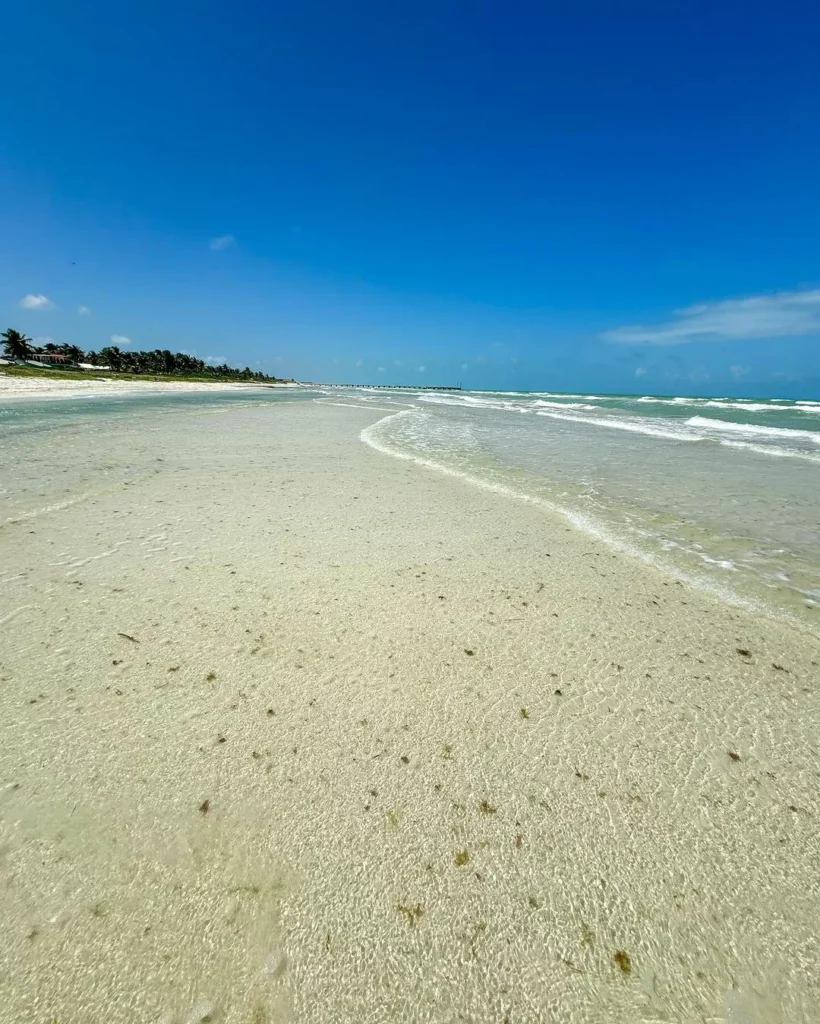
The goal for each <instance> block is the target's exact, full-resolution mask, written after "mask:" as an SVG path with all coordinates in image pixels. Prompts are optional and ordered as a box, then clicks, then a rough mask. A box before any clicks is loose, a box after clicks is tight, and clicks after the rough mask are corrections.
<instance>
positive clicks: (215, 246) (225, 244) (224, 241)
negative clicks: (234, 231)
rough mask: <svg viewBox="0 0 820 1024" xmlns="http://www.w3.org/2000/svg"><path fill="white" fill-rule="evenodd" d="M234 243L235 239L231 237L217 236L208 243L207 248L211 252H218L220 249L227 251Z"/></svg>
mask: <svg viewBox="0 0 820 1024" xmlns="http://www.w3.org/2000/svg"><path fill="white" fill-rule="evenodd" d="M235 241H236V239H235V238H234V236H233V235H218V236H217V237H216V238H212V239H211V240H210V242H208V248H209V249H211V250H213V252H219V250H220V249H227V248H229V247H230V246H232V245H233V244H234V242H235Z"/></svg>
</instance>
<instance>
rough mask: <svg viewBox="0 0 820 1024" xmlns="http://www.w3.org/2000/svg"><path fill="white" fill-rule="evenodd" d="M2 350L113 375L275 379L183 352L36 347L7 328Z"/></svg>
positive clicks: (8, 354) (14, 356) (12, 355)
mask: <svg viewBox="0 0 820 1024" xmlns="http://www.w3.org/2000/svg"><path fill="white" fill-rule="evenodd" d="M0 338H2V341H3V350H4V353H5V355H6V357H7V358H9V359H23V360H25V359H35V360H36V358H37V356H38V355H43V354H46V353H47V354H49V355H52V354H53V355H63V356H65V357H66V359H68V361H69V362H70V363H74V364H75V365H76V364H77V363H87V364H89V365H91V366H99V367H108V368H109V369H111V370H114V371H116V372H117V373H135V374H140V373H147V374H169V375H174V374H179V375H184V376H202V377H235V378H237V379H238V380H276V379H277V378H276V377H269V376H268V375H267V374H265V373H261V372H259V371H254V370H251V368H250V367H249V366H246V367H245V368H244V369H242V370H239V369H237V368H236V367H234V366H228V364H227V363H222V364H221V365H220V366H214V365H212V364H211V363H206V362H205V361H204V360H202V359H197V358H196V356H192V355H189V354H188V353H187V352H171V351H170V350H169V349H167V348H164V349H159V348H157V349H154V350H153V351H152V352H131V351H124V350H123V349H120V348H119V347H118V346H116V345H106V346H105V347H104V348H101V349H100V350H99V352H91V351H89V352H85V351H83V349H81V348H80V347H79V346H78V345H55V344H54V343H53V342H49V343H47V344H46V345H43V346H42V348H36V347H35V346H34V344H33V342H32V340H31V338H27V337H26V336H25V334H21V332H20V331H15V330H13V329H12V328H9V329H8V330H7V331H4V332H3V333H2V334H0Z"/></svg>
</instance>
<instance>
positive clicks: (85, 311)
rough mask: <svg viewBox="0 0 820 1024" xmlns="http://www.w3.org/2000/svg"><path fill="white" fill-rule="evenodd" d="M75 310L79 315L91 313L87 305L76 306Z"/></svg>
mask: <svg viewBox="0 0 820 1024" xmlns="http://www.w3.org/2000/svg"><path fill="white" fill-rule="evenodd" d="M77 312H78V313H79V314H80V316H88V315H89V314H90V313H91V310H90V309H89V308H88V306H77Z"/></svg>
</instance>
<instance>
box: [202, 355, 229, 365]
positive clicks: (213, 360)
mask: <svg viewBox="0 0 820 1024" xmlns="http://www.w3.org/2000/svg"><path fill="white" fill-rule="evenodd" d="M205 362H206V363H210V364H211V366H221V365H222V364H223V363H224V362H225V357H224V356H205Z"/></svg>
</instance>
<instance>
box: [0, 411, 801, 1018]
mask: <svg viewBox="0 0 820 1024" xmlns="http://www.w3.org/2000/svg"><path fill="white" fill-rule="evenodd" d="M378 415H380V414H378V413H372V412H364V411H356V410H353V409H351V408H340V407H335V406H330V405H318V404H315V403H311V402H305V403H287V404H286V403H282V404H281V405H276V404H267V405H265V406H255V407H251V408H248V407H242V408H233V409H230V410H224V409H223V410H219V411H211V412H207V413H203V412H201V411H198V412H186V413H174V414H166V415H164V416H163V417H161V419H157V420H156V421H150V420H149V418H148V417H145V419H144V421H143V420H137V421H134V420H129V421H128V422H127V423H126V422H122V423H119V424H112V426H111V430H110V432H109V433H107V434H106V435H104V436H101V435H99V434H97V435H96V440H95V442H94V443H93V444H89V443H88V438H87V437H86V436H85V435H84V434H83V432H82V431H80V430H78V431H77V432H74V433H72V432H71V431H66V432H64V433H62V434H56V433H52V434H51V435H50V436H49V441H48V444H47V445H43V444H42V443H41V442H39V441H37V440H32V441H31V450H30V452H29V453H28V457H27V458H26V459H23V456H22V455H21V453H20V451H19V450H18V454H17V455H16V456H15V458H16V459H18V460H19V464H20V465H21V466H22V463H23V461H25V465H26V472H25V473H24V474H23V475H22V478H23V479H24V480H25V481H27V483H26V488H27V489H26V490H25V493H24V495H23V497H21V496H20V494H19V493H18V494H15V493H12V492H14V488H15V486H17V485H16V483H15V482H14V481H15V480H16V479H17V478H16V477H14V475H13V472H12V473H11V474H9V470H13V469H14V467H9V466H3V467H2V470H3V473H4V481H5V480H11V481H12V483H11V484H10V485H9V492H10V493H8V494H6V495H4V496H2V497H0V504H2V502H3V501H5V509H6V513H7V514H6V515H0V521H2V520H3V519H9V518H10V519H11V520H12V521H11V522H8V523H6V525H5V526H3V527H2V528H0V550H2V555H3V559H2V565H3V571H2V575H1V576H0V584H1V586H0V645H2V646H1V647H0V652H1V653H0V714H1V715H2V722H3V743H2V745H0V816H1V817H2V824H1V825H0V873H2V881H3V885H2V889H1V890H0V920H2V943H0V984H2V1001H0V1019H2V1020H3V1021H10V1022H11V1021H14V1022H29V1021H31V1022H50V1021H52V1020H57V1021H59V1024H74V1022H76V1024H86V1022H97V1021H106V1022H107V1024H114V1022H120V1021H121V1022H126V1021H128V1022H131V1021H166V1022H170V1021H174V1022H179V1024H182V1022H186V1021H200V1020H206V1019H207V1020H212V1021H219V1022H231V1024H233V1022H236V1024H240V1022H242V1024H251V1022H253V1024H262V1022H274V1021H275V1022H279V1021H294V1022H297V1021H298V1022H300V1024H301V1022H316V1024H319V1022H321V1024H330V1022H333V1024H336V1022H339V1024H343V1022H357V1024H363V1022H373V1024H375V1022H395V1021H401V1022H411V1021H425V1022H426V1021H431V1022H432V1021H435V1022H442V1024H443V1022H456V1021H469V1022H476V1024H478V1022H482V1024H483V1022H495V1024H502V1022H505V1021H506V1022H508V1024H524V1022H528V1024H531V1022H541V1021H544V1022H547V1021H551V1022H600V1024H604V1022H607V1024H611V1022H622V1024H636V1022H639V1021H640V1022H645V1021H653V1022H654V1021H658V1022H660V1021H665V1022H671V1021H676V1022H684V1021H686V1022H705V1021H708V1022H713V1021H731V1022H733V1024H739V1022H744V1024H745V1022H755V1024H760V1022H766V1024H768V1022H782V1024H786V1022H788V1024H800V1022H810V1021H816V1020H817V1019H818V1009H817V1008H818V1006H819V1005H820V971H819V970H818V968H820V940H818V931H817V921H818V920H820V904H819V901H818V895H820V876H819V874H818V871H819V869H818V865H819V864H820V857H819V856H818V852H819V851H818V830H817V823H818V815H819V814H820V803H819V802H818V762H817V737H818V735H820V733H818V718H819V717H820V716H818V709H819V708H820V649H818V645H817V642H816V641H814V640H812V639H811V638H809V637H806V636H803V635H801V634H798V633H796V632H793V631H791V630H790V629H789V628H787V627H785V626H783V625H781V624H778V623H773V622H768V621H764V620H762V619H756V618H753V617H752V616H750V615H748V614H746V613H743V612H739V611H737V610H734V609H729V608H726V607H723V606H721V605H720V604H718V603H716V602H715V601H714V600H713V599H711V598H710V597H708V596H707V595H704V594H700V593H698V592H696V591H693V590H691V589H689V588H686V587H682V586H679V585H676V584H675V582H674V580H671V579H667V578H664V577H662V576H661V575H660V574H658V573H656V572H655V571H653V570H651V569H649V568H647V567H645V566H643V565H638V564H636V563H632V562H630V561H628V560H626V559H625V558H623V557H621V556H615V555H613V554H612V553H611V552H610V551H609V550H607V549H606V548H605V547H603V546H602V545H600V544H599V543H597V542H595V541H593V540H591V539H590V538H588V537H586V536H584V535H582V534H580V533H577V532H575V531H570V530H568V529H567V528H566V524H565V523H564V522H563V521H561V520H558V519H552V518H550V517H548V516H547V515H545V514H544V513H543V511H541V510H539V509H537V508H534V507H532V506H527V505H523V504H517V503H515V502H514V501H513V500H512V499H510V498H508V497H505V496H503V495H499V494H492V493H489V492H486V491H479V490H476V489H473V488H471V487H470V486H469V485H468V484H466V483H464V482H462V481H459V480H456V479H453V478H450V477H446V476H443V475H439V474H437V473H435V472H433V471H430V470H426V469H424V468H422V467H419V466H416V465H413V464H411V463H407V462H400V461H397V460H393V459H391V458H389V457H388V456H384V455H380V454H379V453H377V452H375V451H373V450H372V449H370V448H368V447H366V446H365V445H362V444H361V443H359V442H358V440H357V438H358V434H359V431H360V430H361V429H362V428H364V427H366V426H367V425H368V424H370V423H372V422H373V421H374V419H375V418H376V416H378ZM35 459H36V460H38V461H36V462H34V461H32V460H35ZM160 460H162V461H160ZM32 466H33V467H34V468H33V469H32ZM32 472H34V473H36V476H37V479H38V480H39V481H40V485H39V490H36V492H35V489H33V488H32V487H31V486H30V485H31V480H32V476H31V474H32ZM7 474H9V475H7ZM69 494H73V495H74V499H72V500H74V503H73V504H69V503H68V500H69V499H68V498H66V495H69ZM75 499H76V500H75ZM53 506H57V507H56V508H55V510H54V511H51V512H43V510H44V509H48V508H50V507H53ZM0 512H2V508H0ZM738 648H740V649H742V650H748V651H749V652H750V653H749V654H748V655H744V654H740V653H738ZM775 665H777V666H780V667H779V668H776V667H774V666H775ZM730 752H731V753H732V754H735V755H737V759H734V758H732V757H731V756H730ZM205 801H207V802H208V803H207V810H202V809H201V808H204V806H205ZM465 854H466V857H465ZM618 951H622V952H623V953H625V954H627V955H628V958H629V960H628V961H627V960H626V959H625V958H624V957H623V956H621V957H619V960H620V964H621V965H623V967H627V966H630V967H631V971H630V972H629V973H626V972H625V971H624V970H623V969H622V967H621V966H619V964H618V963H617V962H616V961H615V960H614V959H613V957H614V955H615V954H616V952H618Z"/></svg>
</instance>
